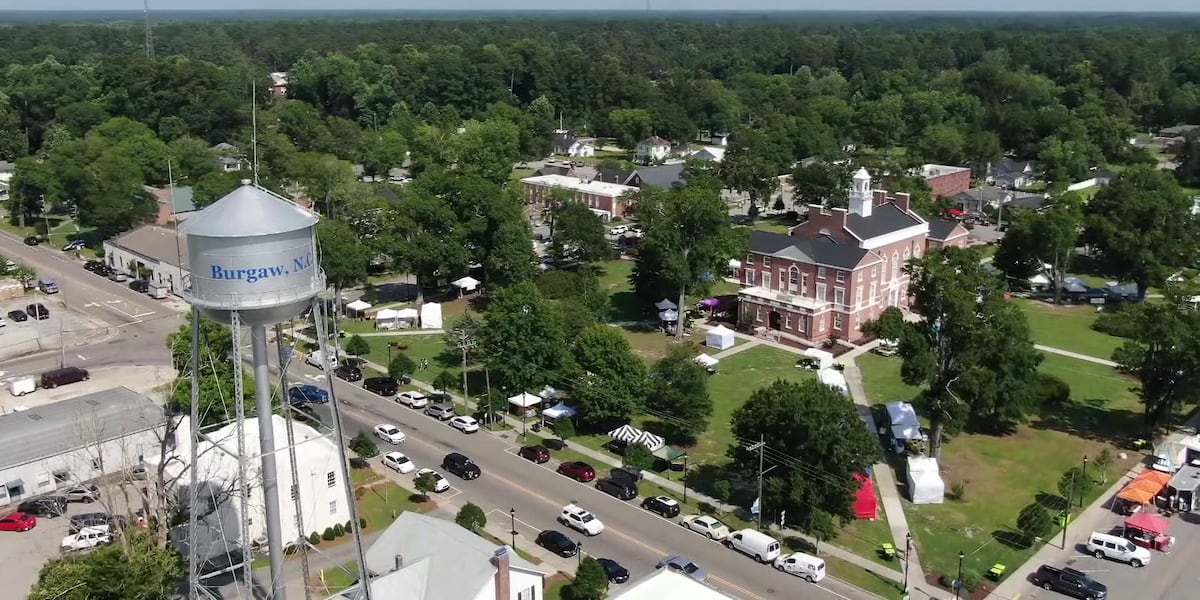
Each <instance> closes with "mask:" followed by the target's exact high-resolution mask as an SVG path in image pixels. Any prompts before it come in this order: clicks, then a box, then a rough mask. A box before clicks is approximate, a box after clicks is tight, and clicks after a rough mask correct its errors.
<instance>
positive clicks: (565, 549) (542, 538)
mask: <svg viewBox="0 0 1200 600" xmlns="http://www.w3.org/2000/svg"><path fill="white" fill-rule="evenodd" d="M537 545H539V546H541V547H543V548H545V549H547V550H549V551H551V552H553V553H555V554H557V555H559V556H561V557H563V558H570V557H572V556H575V555H576V554H577V553H579V545H578V544H576V543H575V542H573V541H571V538H569V537H567V536H566V535H565V534H563V532H561V531H555V530H553V529H547V530H545V531H543V532H541V533H539V534H538V536H537Z"/></svg>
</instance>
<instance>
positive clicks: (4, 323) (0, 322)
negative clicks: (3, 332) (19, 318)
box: [0, 317, 8, 327]
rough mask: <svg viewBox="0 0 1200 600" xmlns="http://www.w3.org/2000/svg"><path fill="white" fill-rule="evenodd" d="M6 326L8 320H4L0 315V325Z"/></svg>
mask: <svg viewBox="0 0 1200 600" xmlns="http://www.w3.org/2000/svg"><path fill="white" fill-rule="evenodd" d="M6 326H8V321H5V320H4V317H0V327H6Z"/></svg>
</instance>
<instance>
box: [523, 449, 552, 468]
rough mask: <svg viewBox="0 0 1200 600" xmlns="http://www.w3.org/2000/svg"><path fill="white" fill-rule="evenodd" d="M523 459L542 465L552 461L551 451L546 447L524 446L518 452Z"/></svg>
mask: <svg viewBox="0 0 1200 600" xmlns="http://www.w3.org/2000/svg"><path fill="white" fill-rule="evenodd" d="M517 454H519V455H520V456H521V458H524V459H527V460H532V461H533V462H535V463H538V464H542V463H544V462H546V461H548V460H550V451H549V450H547V449H546V447H545V446H523V447H522V448H521V449H520V450H518V451H517Z"/></svg>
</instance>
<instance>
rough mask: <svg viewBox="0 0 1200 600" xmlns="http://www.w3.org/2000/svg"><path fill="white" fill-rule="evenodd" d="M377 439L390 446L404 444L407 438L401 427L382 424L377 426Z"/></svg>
mask: <svg viewBox="0 0 1200 600" xmlns="http://www.w3.org/2000/svg"><path fill="white" fill-rule="evenodd" d="M375 437H377V438H379V439H381V440H383V441H385V442H387V443H389V444H403V443H404V440H405V438H406V437H407V436H405V435H404V432H403V431H400V428H399V427H396V426H395V425H392V424H390V423H380V424H379V425H376V426H375Z"/></svg>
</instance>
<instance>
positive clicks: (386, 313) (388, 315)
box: [375, 308, 400, 321]
mask: <svg viewBox="0 0 1200 600" xmlns="http://www.w3.org/2000/svg"><path fill="white" fill-rule="evenodd" d="M399 314H400V313H399V312H397V311H395V310H392V309H390V308H385V309H383V310H381V311H379V312H377V313H375V320H376V321H383V320H387V319H395V318H396V316H397V315H399Z"/></svg>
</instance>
